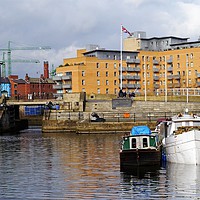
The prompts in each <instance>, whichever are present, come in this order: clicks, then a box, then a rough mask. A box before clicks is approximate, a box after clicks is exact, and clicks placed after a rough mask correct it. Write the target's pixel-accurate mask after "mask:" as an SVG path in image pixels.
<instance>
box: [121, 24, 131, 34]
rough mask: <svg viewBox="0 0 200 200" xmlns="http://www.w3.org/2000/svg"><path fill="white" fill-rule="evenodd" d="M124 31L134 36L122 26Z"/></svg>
mask: <svg viewBox="0 0 200 200" xmlns="http://www.w3.org/2000/svg"><path fill="white" fill-rule="evenodd" d="M122 31H123V32H124V33H128V34H129V35H130V36H132V34H131V33H130V32H129V31H128V30H127V29H126V28H124V27H123V26H122Z"/></svg>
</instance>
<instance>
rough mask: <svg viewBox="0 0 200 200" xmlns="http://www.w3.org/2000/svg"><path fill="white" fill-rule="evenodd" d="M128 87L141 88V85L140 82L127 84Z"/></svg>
mask: <svg viewBox="0 0 200 200" xmlns="http://www.w3.org/2000/svg"><path fill="white" fill-rule="evenodd" d="M126 86H127V88H128V89H137V88H138V89H139V88H141V85H140V84H126Z"/></svg>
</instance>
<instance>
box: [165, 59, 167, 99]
mask: <svg viewBox="0 0 200 200" xmlns="http://www.w3.org/2000/svg"><path fill="white" fill-rule="evenodd" d="M165 102H167V57H166V56H165Z"/></svg>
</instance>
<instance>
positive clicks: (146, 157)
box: [120, 149, 161, 171]
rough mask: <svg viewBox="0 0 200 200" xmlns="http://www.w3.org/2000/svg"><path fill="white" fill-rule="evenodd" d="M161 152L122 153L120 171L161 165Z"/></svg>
mask: <svg viewBox="0 0 200 200" xmlns="http://www.w3.org/2000/svg"><path fill="white" fill-rule="evenodd" d="M160 161H161V152H160V150H157V149H131V150H124V151H121V152H120V169H121V171H123V169H124V168H131V167H136V166H153V165H160Z"/></svg>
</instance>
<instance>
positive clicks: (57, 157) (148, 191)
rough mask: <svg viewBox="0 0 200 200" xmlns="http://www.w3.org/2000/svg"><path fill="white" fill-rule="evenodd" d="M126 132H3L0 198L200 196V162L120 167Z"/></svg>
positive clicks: (178, 197)
mask: <svg viewBox="0 0 200 200" xmlns="http://www.w3.org/2000/svg"><path fill="white" fill-rule="evenodd" d="M120 138H121V135H117V134H116V135H114V134H110V135H106V134H103V135H75V134H52V133H49V134H42V133H41V131H40V129H29V130H26V131H24V132H22V133H20V134H18V135H14V136H8V135H6V136H0V199H3V200H4V199H5V200H6V199H16V200H18V199H20V200H22V199H23V200H24V199H31V200H34V199H37V200H38V199H42V200H47V199H48V200H50V199H56V200H59V199H115V200H116V199H140V200H141V199H200V167H196V166H190V165H177V164H176V165H172V164H170V165H169V164H168V165H167V166H164V167H160V168H158V169H156V168H154V169H144V170H141V169H140V170H134V171H131V172H126V173H124V172H123V173H122V172H120V170H119V142H120Z"/></svg>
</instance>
